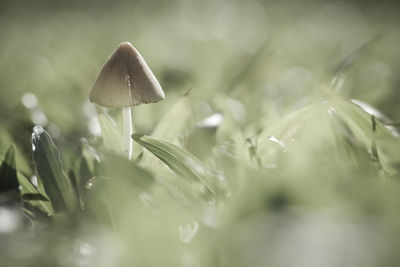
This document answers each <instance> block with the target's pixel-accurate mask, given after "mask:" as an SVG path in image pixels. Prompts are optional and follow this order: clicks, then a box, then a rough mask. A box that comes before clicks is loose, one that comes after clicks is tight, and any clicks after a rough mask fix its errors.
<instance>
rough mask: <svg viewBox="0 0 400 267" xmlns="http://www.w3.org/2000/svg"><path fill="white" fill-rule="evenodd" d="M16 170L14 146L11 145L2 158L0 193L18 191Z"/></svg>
mask: <svg viewBox="0 0 400 267" xmlns="http://www.w3.org/2000/svg"><path fill="white" fill-rule="evenodd" d="M18 187H19V184H18V178H17V169H16V164H15V145H14V144H12V145H11V146H10V147H9V148H8V150H7V153H6V155H5V157H4V161H3V163H2V164H1V167H0V193H1V192H8V191H12V190H15V191H19V189H18Z"/></svg>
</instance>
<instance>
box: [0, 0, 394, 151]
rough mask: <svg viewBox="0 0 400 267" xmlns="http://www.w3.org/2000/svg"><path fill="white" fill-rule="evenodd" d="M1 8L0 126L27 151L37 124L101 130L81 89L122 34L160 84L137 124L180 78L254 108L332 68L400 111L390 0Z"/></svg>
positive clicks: (367, 95) (295, 99)
mask: <svg viewBox="0 0 400 267" xmlns="http://www.w3.org/2000/svg"><path fill="white" fill-rule="evenodd" d="M0 14H1V15H0V34H1V36H2V37H1V38H0V48H1V49H0V114H1V115H0V123H1V130H0V131H2V134H1V136H2V138H3V139H12V140H13V141H14V142H16V143H17V144H18V146H19V147H20V148H21V149H23V150H24V151H28V150H29V149H30V144H29V136H30V133H31V129H32V126H33V125H35V124H39V125H43V126H46V128H48V130H49V132H50V133H51V135H52V137H53V138H55V139H62V140H58V141H60V142H61V141H62V142H76V140H77V139H78V138H79V137H80V136H90V135H93V134H96V133H97V134H98V131H97V130H96V127H95V125H96V122H95V121H94V119H93V117H94V113H93V107H92V106H91V105H90V104H89V103H88V94H89V92H90V89H91V87H92V86H93V83H94V81H95V79H96V76H97V74H98V72H99V71H100V69H101V66H102V64H103V63H104V62H105V60H106V59H107V58H108V56H110V54H111V53H112V52H113V51H114V50H115V49H116V47H117V45H118V44H119V43H120V42H123V41H129V42H131V43H132V44H133V45H134V46H135V47H136V48H137V49H138V50H139V51H140V52H141V54H142V55H143V57H144V58H145V59H146V61H147V63H148V64H149V66H150V67H151V68H152V70H153V72H154V73H155V75H156V77H157V78H158V79H159V81H160V83H161V85H162V86H163V89H164V91H165V93H166V95H167V98H166V100H165V101H163V102H161V103H159V104H157V105H148V106H146V105H142V106H140V107H138V108H135V110H134V114H133V116H134V124H135V126H136V127H137V129H138V131H139V132H143V133H149V132H151V131H152V129H153V128H154V125H155V124H156V123H157V121H159V119H160V117H161V116H162V114H163V113H165V111H166V110H167V109H168V107H170V106H171V105H172V103H174V102H175V101H176V99H177V97H179V96H180V95H182V94H183V93H184V92H186V91H187V90H189V89H191V94H192V97H193V98H194V99H198V100H199V101H206V102H207V105H210V107H211V108H217V107H215V100H216V99H217V98H218V97H219V96H230V97H232V98H234V99H240V100H241V101H243V103H244V104H245V106H246V108H247V114H248V115H249V117H248V118H250V120H253V119H254V118H255V116H259V117H261V116H263V114H265V112H268V111H269V110H270V109H273V110H278V111H279V112H281V111H284V110H285V109H288V108H289V109H290V108H291V109H293V108H295V107H299V106H303V105H305V104H307V102H308V101H309V99H310V98H312V97H313V96H314V93H315V91H316V90H319V89H318V86H316V85H320V84H321V83H322V84H328V85H329V84H330V83H331V82H332V79H334V78H335V77H336V78H337V79H340V80H341V82H342V83H343V84H342V86H341V89H340V90H341V92H340V93H341V94H343V95H345V96H348V97H351V98H356V99H360V100H362V101H365V102H367V103H369V104H371V105H373V106H375V107H377V108H378V109H380V110H381V111H383V112H384V113H385V114H387V116H389V117H390V118H391V119H392V120H400V105H398V99H400V95H399V94H400V91H399V84H400V81H399V78H398V73H399V70H400V64H399V62H400V53H398V41H399V40H400V31H399V30H398V25H399V20H400V19H399V16H398V14H399V5H397V4H396V2H395V1H394V2H390V1H323V0H309V1H307V0H302V1H279V2H276V1H247V0H246V1H239V0H233V1H232V0H230V1H208V0H205V1H178V0H175V1H174V0H168V1H152V0H146V1H123V0H119V1H34V2H32V1H18V0H17V1H4V0H2V1H1V2H0ZM249 103H250V104H249ZM200 105H201V104H200ZM213 105H214V106H213ZM207 115H209V114H199V116H200V118H198V119H202V118H201V117H206V116H207ZM90 127H92V128H90ZM90 129H92V130H90ZM7 133H8V134H7ZM60 133H62V135H61V134H60ZM7 135H9V136H7ZM3 149H4V148H3Z"/></svg>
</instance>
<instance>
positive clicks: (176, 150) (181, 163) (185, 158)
mask: <svg viewBox="0 0 400 267" xmlns="http://www.w3.org/2000/svg"><path fill="white" fill-rule="evenodd" d="M132 138H133V140H135V141H136V142H137V143H139V144H140V145H142V146H143V147H145V148H146V149H147V150H149V151H150V152H151V153H152V154H154V155H155V156H156V157H158V158H159V159H161V160H162V161H163V162H164V163H165V164H167V165H168V167H170V168H171V170H173V171H174V172H176V173H178V174H180V175H183V176H184V177H188V178H192V179H193V180H195V181H199V182H200V183H201V184H203V185H204V186H205V187H206V188H207V189H208V190H209V191H210V192H211V193H213V194H214V195H215V194H216V192H217V180H216V179H217V178H216V177H213V176H212V175H210V172H209V171H208V170H207V168H206V166H205V165H204V163H202V162H201V161H200V160H199V159H198V158H196V157H195V156H194V155H192V154H190V153H189V152H188V151H186V150H184V149H182V148H180V147H178V146H176V145H174V144H171V143H168V142H165V141H162V140H157V139H154V138H151V137H149V136H145V135H142V134H133V135H132Z"/></svg>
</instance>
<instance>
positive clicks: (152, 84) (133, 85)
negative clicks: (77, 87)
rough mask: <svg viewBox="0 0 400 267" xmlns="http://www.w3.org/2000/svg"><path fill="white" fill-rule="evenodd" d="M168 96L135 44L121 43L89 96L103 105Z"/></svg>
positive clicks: (152, 100)
mask: <svg viewBox="0 0 400 267" xmlns="http://www.w3.org/2000/svg"><path fill="white" fill-rule="evenodd" d="M164 98H165V95H164V92H163V90H162V88H161V85H160V83H159V82H158V81H157V79H156V77H155V76H154V74H153V72H152V71H151V70H150V68H149V66H148V65H147V64H146V62H145V61H144V59H143V57H142V56H141V55H140V54H139V52H138V51H137V50H136V48H135V47H133V45H132V44H131V43H129V42H124V43H121V44H120V45H119V46H118V48H117V50H115V51H114V53H113V54H112V55H111V56H110V57H109V58H108V60H107V61H106V63H104V65H103V67H102V69H101V71H100V73H99V75H98V76H97V79H96V82H95V84H94V86H93V88H92V91H91V92H90V95H89V99H90V101H91V102H93V103H96V104H98V105H100V106H103V107H109V108H123V107H129V106H137V105H140V104H142V103H145V104H148V103H156V102H158V101H160V100H163V99H164Z"/></svg>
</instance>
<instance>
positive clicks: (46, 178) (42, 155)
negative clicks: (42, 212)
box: [32, 126, 79, 212]
mask: <svg viewBox="0 0 400 267" xmlns="http://www.w3.org/2000/svg"><path fill="white" fill-rule="evenodd" d="M32 145H33V160H34V163H35V166H36V170H37V173H38V175H39V177H40V179H41V180H42V182H43V186H44V189H45V191H46V194H47V195H48V196H49V199H50V201H51V204H52V206H53V208H54V211H55V212H64V211H67V212H73V211H75V210H77V208H78V207H79V202H78V200H77V198H76V195H75V192H74V190H73V187H72V185H71V181H70V180H69V178H68V176H67V175H66V173H65V171H64V170H63V166H62V162H61V158H60V154H59V152H58V150H57V147H56V146H55V144H54V143H53V141H52V140H51V138H50V136H49V134H48V133H47V132H46V131H45V130H44V129H43V128H42V127H41V126H35V127H34V128H33V133H32Z"/></svg>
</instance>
